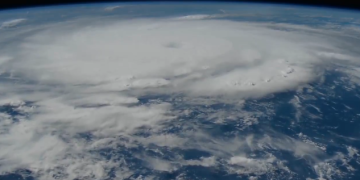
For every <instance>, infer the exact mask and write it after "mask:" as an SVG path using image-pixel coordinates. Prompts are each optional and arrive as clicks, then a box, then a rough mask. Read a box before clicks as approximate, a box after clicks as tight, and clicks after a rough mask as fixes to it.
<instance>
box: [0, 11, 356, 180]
mask: <svg viewBox="0 0 360 180" xmlns="http://www.w3.org/2000/svg"><path fill="white" fill-rule="evenodd" d="M205 17H207V16H206V15H201V16H186V17H180V18H173V19H136V20H123V21H113V22H105V23H102V24H101V25H100V24H99V23H94V24H87V25H84V23H81V22H79V23H63V24H57V25H54V26H48V27H47V28H44V29H43V30H41V31H37V32H36V33H34V34H31V35H29V36H27V37H26V38H21V39H19V40H18V41H16V43H15V45H14V44H12V45H11V48H7V50H6V51H2V52H1V54H0V70H1V71H2V72H3V74H2V76H4V77H6V78H9V79H16V80H18V83H9V82H3V83H4V86H2V87H1V91H2V93H3V95H4V96H1V97H2V99H1V103H2V105H12V106H14V108H15V109H16V111H18V112H20V114H19V115H18V116H17V117H16V121H17V122H16V123H14V121H15V120H14V118H13V117H10V116H8V115H7V114H0V118H1V124H0V125H1V126H0V128H1V129H0V133H1V136H0V146H1V149H0V164H1V166H0V173H7V172H12V171H15V170H18V169H21V168H24V169H29V170H31V171H33V172H34V173H35V175H36V176H37V177H39V178H40V179H44V180H45V179H46V180H49V179H53V178H55V177H58V178H60V179H74V178H80V179H81V178H83V179H105V178H107V177H108V173H109V172H110V171H112V172H113V171H115V174H116V176H117V178H118V179H122V178H126V177H128V176H129V175H131V174H132V172H131V171H130V170H129V169H126V162H123V161H119V157H116V158H118V159H115V155H114V158H113V159H112V158H110V159H106V158H105V157H104V156H101V155H100V153H99V151H100V150H102V149H116V148H118V147H120V146H121V147H132V146H138V145H139V144H141V145H143V146H147V145H150V144H155V145H157V146H159V147H163V146H166V147H170V148H171V147H177V148H181V149H187V148H194V149H200V150H205V151H209V152H211V154H212V156H210V157H204V158H202V159H199V160H184V159H181V158H178V159H174V160H175V161H176V162H178V164H177V165H174V164H171V163H170V162H168V161H165V160H164V161H162V160H159V159H154V158H151V157H146V158H143V160H144V161H147V163H148V164H149V167H151V168H153V169H154V170H157V171H172V170H175V169H176V168H178V167H179V166H184V165H199V166H204V167H209V166H216V165H217V164H218V163H219V162H220V161H221V162H225V163H226V164H228V165H229V168H228V171H229V172H235V173H239V174H263V173H266V172H269V171H273V170H274V169H272V168H275V169H281V170H284V171H289V170H288V169H287V168H286V166H284V165H283V161H282V160H279V159H277V158H276V157H275V156H273V155H272V154H266V155H264V157H262V158H257V159H256V158H251V157H247V155H246V152H247V151H245V150H244V149H242V147H244V146H245V145H246V146H247V147H249V148H250V149H251V150H253V151H256V150H259V151H260V150H263V149H264V148H265V146H266V147H272V148H274V149H280V150H285V151H288V152H291V153H292V154H293V155H294V156H296V157H299V158H302V157H306V158H308V159H309V161H311V162H313V164H312V165H314V167H316V171H317V173H318V175H319V177H320V176H321V177H322V176H323V177H325V175H324V173H323V171H326V172H328V171H330V170H329V168H327V169H326V167H324V166H322V164H321V163H325V162H324V161H322V160H321V158H320V156H321V155H322V152H321V150H320V149H319V148H317V147H316V146H310V145H308V144H305V143H302V142H299V141H296V140H294V139H292V138H289V137H286V136H281V135H278V136H275V137H276V138H274V137H272V138H271V137H258V138H255V137H253V136H252V135H249V136H248V137H246V138H244V139H237V140H234V141H229V142H221V140H216V139H213V140H212V142H216V143H206V142H205V141H197V140H199V139H210V137H208V136H207V135H206V134H205V133H202V132H201V130H199V132H198V133H195V134H185V135H183V136H181V137H180V136H179V137H177V136H176V135H168V136H166V135H162V134H151V135H149V136H148V137H137V136H135V135H134V134H136V133H138V132H139V129H143V128H147V129H151V130H150V132H160V130H161V128H162V127H165V124H166V123H167V122H169V121H172V120H174V119H176V117H178V116H181V115H183V114H186V112H179V111H177V110H176V109H173V107H172V105H171V104H169V103H165V102H161V101H160V102H154V103H150V104H141V103H139V98H140V97H141V96H143V95H148V94H157V95H169V94H173V93H175V94H181V95H182V96H184V97H189V98H190V99H192V100H193V103H197V102H196V99H197V98H200V97H203V96H212V97H214V98H213V99H212V100H213V101H225V100H228V99H231V101H230V102H233V101H236V102H243V101H244V99H245V100H246V99H248V98H258V97H263V96H266V95H269V94H271V93H276V92H282V91H286V90H290V89H296V88H298V87H299V86H300V85H303V84H306V83H309V82H312V81H314V80H316V79H317V78H320V76H321V75H322V72H323V68H324V67H325V66H326V65H327V63H330V62H329V61H327V60H326V58H329V57H330V58H332V59H334V60H337V61H346V62H347V63H351V62H352V61H353V59H352V58H353V57H352V56H351V55H344V54H342V52H341V51H340V50H339V49H338V48H337V46H336V44H334V43H332V42H331V40H330V39H328V38H323V36H316V33H323V34H325V35H326V34H327V33H329V32H326V31H325V30H316V33H315V34H314V33H313V31H315V30H313V29H310V28H307V27H301V28H300V27H296V26H294V27H292V28H294V29H296V30H289V31H287V30H281V28H283V29H286V28H291V26H290V25H283V24H278V25H276V24H256V23H244V22H236V21H226V20H209V19H206V18H205ZM79 21H81V20H79ZM20 22H22V21H20V20H16V21H13V22H11V23H7V24H3V25H2V26H4V27H5V26H9V25H12V24H16V23H20ZM78 24H79V25H78ZM273 27H277V28H278V29H276V28H273ZM279 29H280V30H279ZM9 49H11V50H9ZM349 57H350V58H349ZM354 72H355V71H354ZM355 74H356V73H355ZM4 97H6V98H4ZM217 97H219V98H217ZM220 97H221V98H220ZM199 101H201V100H199ZM189 103H190V102H189ZM239 107H240V108H241V103H240V105H239ZM218 113H221V112H218ZM226 113H227V112H226ZM213 116H214V117H217V116H221V114H214V115H213ZM235 116H244V117H245V116H247V115H246V114H245V112H244V113H243V114H241V115H239V114H237V115H235ZM254 123H255V124H256V123H257V121H256V119H255V120H254V119H251V118H248V119H247V121H246V122H245V124H248V125H251V124H254ZM121 138H123V139H126V140H124V141H122V140H121ZM191 139H193V140H194V141H195V142H189V140H191ZM209 141H210V140H209ZM223 147H226V148H223ZM239 151H241V152H239ZM350 152H351V153H352V154H356V153H357V151H355V150H351V151H349V153H350ZM134 156H136V155H134ZM222 160H223V161H222ZM124 164H125V165H124ZM239 166H240V167H239ZM322 168H325V169H323V170H322Z"/></svg>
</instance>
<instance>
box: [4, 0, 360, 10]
mask: <svg viewBox="0 0 360 180" xmlns="http://www.w3.org/2000/svg"><path fill="white" fill-rule="evenodd" d="M101 2H134V1H129V0H122V1H114V0H107V1H100V0H5V1H1V2H0V9H1V10H6V9H13V8H26V7H37V6H48V5H68V4H82V3H101ZM142 2H151V1H142ZM157 2H158V1H157ZM182 2H183V1H182ZM185 2H194V1H185ZM197 2H198V1H197ZM213 2H258V3H259V2H260V3H262V2H263V3H279V4H294V5H308V6H322V7H332V8H342V9H353V10H359V11H360V1H359V0H341V1H338V0H337V1H334V0H272V1H271V0H250V1H235V0H233V1H213Z"/></svg>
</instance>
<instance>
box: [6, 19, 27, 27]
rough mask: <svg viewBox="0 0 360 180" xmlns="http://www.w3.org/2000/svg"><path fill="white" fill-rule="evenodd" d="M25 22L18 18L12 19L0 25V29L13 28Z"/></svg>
mask: <svg viewBox="0 0 360 180" xmlns="http://www.w3.org/2000/svg"><path fill="white" fill-rule="evenodd" d="M25 20H26V19H23V18H20V19H13V20H9V21H5V22H3V23H1V25H0V29H3V28H11V27H15V26H17V25H18V24H20V23H22V22H24V21H25Z"/></svg>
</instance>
